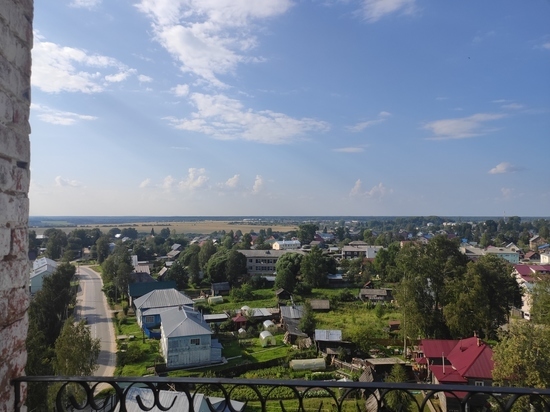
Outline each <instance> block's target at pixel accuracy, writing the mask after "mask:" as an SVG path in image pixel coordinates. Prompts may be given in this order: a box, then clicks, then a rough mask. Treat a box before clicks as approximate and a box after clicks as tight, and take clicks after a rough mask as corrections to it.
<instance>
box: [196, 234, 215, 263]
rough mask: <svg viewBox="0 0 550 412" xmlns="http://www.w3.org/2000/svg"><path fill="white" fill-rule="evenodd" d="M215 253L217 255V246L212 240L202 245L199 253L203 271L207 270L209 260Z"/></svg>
mask: <svg viewBox="0 0 550 412" xmlns="http://www.w3.org/2000/svg"><path fill="white" fill-rule="evenodd" d="M214 253H216V246H214V243H213V242H212V241H211V240H207V241H206V242H204V243H203V244H202V246H201V249H200V252H199V264H200V266H201V269H202V270H205V269H206V265H207V264H208V260H209V259H210V258H211V257H212V255H213V254H214Z"/></svg>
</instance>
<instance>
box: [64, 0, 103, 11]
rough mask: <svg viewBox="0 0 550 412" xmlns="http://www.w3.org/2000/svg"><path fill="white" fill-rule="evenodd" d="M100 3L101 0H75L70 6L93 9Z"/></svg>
mask: <svg viewBox="0 0 550 412" xmlns="http://www.w3.org/2000/svg"><path fill="white" fill-rule="evenodd" d="M100 4H101V0H73V1H71V2H70V3H69V6H70V7H74V8H77V9H88V10H93V9H95V8H96V7H97V6H99V5H100Z"/></svg>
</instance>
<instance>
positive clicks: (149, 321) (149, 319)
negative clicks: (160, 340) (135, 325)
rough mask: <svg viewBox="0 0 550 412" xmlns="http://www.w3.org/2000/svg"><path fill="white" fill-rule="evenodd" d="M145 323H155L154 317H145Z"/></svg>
mask: <svg viewBox="0 0 550 412" xmlns="http://www.w3.org/2000/svg"><path fill="white" fill-rule="evenodd" d="M145 323H155V317H154V316H145Z"/></svg>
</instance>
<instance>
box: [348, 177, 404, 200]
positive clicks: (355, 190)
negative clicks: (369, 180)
mask: <svg viewBox="0 0 550 412" xmlns="http://www.w3.org/2000/svg"><path fill="white" fill-rule="evenodd" d="M391 193H393V189H388V188H387V187H386V186H384V185H383V184H382V183H381V182H380V183H379V184H378V185H376V186H373V187H372V188H371V189H370V190H365V189H363V182H361V179H357V181H356V182H355V184H354V185H353V187H352V188H351V190H350V193H349V195H350V197H366V198H370V199H382V198H383V197H385V196H386V195H388V194H391Z"/></svg>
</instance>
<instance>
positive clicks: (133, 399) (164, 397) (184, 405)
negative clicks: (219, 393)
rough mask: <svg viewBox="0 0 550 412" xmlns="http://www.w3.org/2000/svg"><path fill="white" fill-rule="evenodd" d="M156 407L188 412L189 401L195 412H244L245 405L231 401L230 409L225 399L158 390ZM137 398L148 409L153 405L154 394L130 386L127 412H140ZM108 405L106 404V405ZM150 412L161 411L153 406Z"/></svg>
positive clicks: (113, 402)
mask: <svg viewBox="0 0 550 412" xmlns="http://www.w3.org/2000/svg"><path fill="white" fill-rule="evenodd" d="M116 396H117V395H113V398H114V399H113V401H112V403H111V404H115V403H116V405H117V406H116V408H115V409H114V412H119V411H120V402H118V401H117V399H116ZM157 396H158V399H157V401H158V405H162V406H164V407H167V406H169V405H172V406H171V408H170V410H174V411H189V410H191V407H190V406H191V405H190V401H191V402H192V403H193V410H194V411H195V412H210V411H211V410H213V411H216V412H230V411H231V412H242V411H244V408H245V404H244V403H243V402H238V401H235V400H233V399H231V407H229V405H227V401H226V400H225V398H218V397H214V396H205V395H204V394H202V393H193V392H191V393H190V394H189V395H187V394H186V393H185V392H177V391H167V390H159V391H158V392H157ZM138 397H139V399H140V400H141V402H142V404H144V405H147V406H148V407H150V406H153V405H154V404H155V393H154V392H153V391H152V390H150V389H149V388H139V387H136V386H132V387H130V388H128V392H127V393H126V397H125V400H126V401H125V406H126V411H127V412H141V411H143V409H142V408H141V406H140V405H139V401H138ZM107 404H108V403H106V405H107ZM208 404H210V405H212V408H213V409H210V407H209V406H208ZM150 411H151V412H160V411H161V409H160V408H158V407H156V406H153V408H152V409H150Z"/></svg>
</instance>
